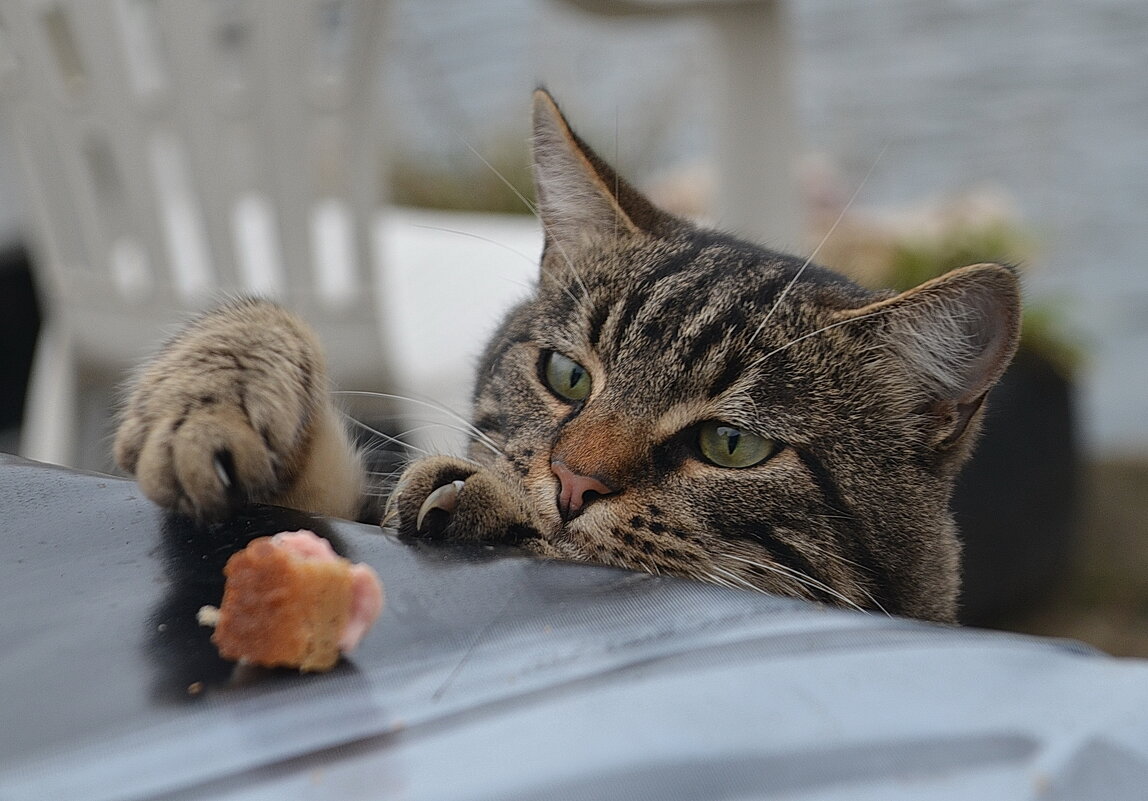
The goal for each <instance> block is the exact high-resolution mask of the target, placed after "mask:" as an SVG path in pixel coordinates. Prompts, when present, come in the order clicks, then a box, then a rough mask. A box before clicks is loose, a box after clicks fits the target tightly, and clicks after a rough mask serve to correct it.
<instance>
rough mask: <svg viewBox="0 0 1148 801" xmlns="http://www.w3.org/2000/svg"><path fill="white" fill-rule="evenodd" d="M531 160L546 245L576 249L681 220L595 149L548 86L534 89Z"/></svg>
mask: <svg viewBox="0 0 1148 801" xmlns="http://www.w3.org/2000/svg"><path fill="white" fill-rule="evenodd" d="M533 161H534V186H535V192H536V195H537V199H538V216H539V217H540V218H541V220H542V227H543V230H544V231H545V236H546V245H547V246H548V247H549V246H551V245H553V246H554V247H555V248H556V249H558V250H560V251H564V252H573V251H574V250H577V249H579V248H580V247H582V246H584V245H585V244H586V243H588V242H592V241H596V240H598V241H600V240H601V239H602V238H603V237H616V236H626V235H629V234H636V233H639V232H646V233H659V232H662V231H668V230H670V229H672V228H673V227H676V226H678V225H680V224H681V223H680V222H678V221H677V220H676V218H674V217H672V216H671V215H669V214H667V213H665V212H663V211H661V210H659V209H657V208H655V207H654V205H653V204H652V203H650V201H649V200H647V199H646V198H645V197H644V196H643V195H642V194H641V193H640V192H638V191H637V190H636V189H634V188H633V187H632V186H631V185H630V184H629V183H627V182H626V181H625V180H624V179H623V178H622V177H621V176H619V175H618V173H617V172H615V171H614V169H613V168H612V167H610V165H608V164H607V163H606V162H605V161H603V160H602V159H601V158H600V157H599V156H598V155H597V154H596V153H595V152H594V151H593V150H591V149H590V147H589V146H588V145H587V144H586V143H585V142H583V141H582V140H581V139H580V138H579V137H578V135H577V134H575V133H574V131H573V130H572V129H571V128H570V125H569V123H567V122H566V118H565V117H564V116H563V115H562V112H561V110H560V109H559V108H558V104H557V103H555V102H554V98H553V97H551V96H550V94H549V93H548V92H547V91H546V90H544V89H538V90H537V91H535V93H534V137H533Z"/></svg>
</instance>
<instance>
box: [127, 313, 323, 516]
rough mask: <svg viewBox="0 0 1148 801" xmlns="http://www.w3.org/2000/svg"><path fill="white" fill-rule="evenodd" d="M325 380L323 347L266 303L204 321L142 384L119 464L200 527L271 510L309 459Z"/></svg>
mask: <svg viewBox="0 0 1148 801" xmlns="http://www.w3.org/2000/svg"><path fill="white" fill-rule="evenodd" d="M325 381H326V379H325V376H324V372H323V367H322V361H321V354H320V351H319V348H318V343H317V342H316V341H315V340H314V338H313V335H312V334H310V332H309V330H307V329H305V328H304V327H303V326H302V325H301V324H300V323H298V322H297V321H296V320H295V318H294V317H293V316H291V315H290V314H289V313H287V312H286V311H284V310H282V309H280V308H279V307H277V306H274V305H272V304H268V303H263V302H259V301H240V302H235V303H233V304H229V305H227V306H224V307H222V308H220V309H218V310H216V311H214V312H211V313H208V314H206V315H204V316H203V317H201V318H200V319H199V320H197V321H196V322H194V323H192V324H191V325H190V326H188V328H186V329H185V330H184V332H183V333H181V334H180V335H179V336H178V337H177V338H176V339H174V340H173V341H172V342H171V343H169V344H168V345H167V346H166V347H165V348H164V349H163V350H162V351H161V352H160V353H159V355H157V356H156V357H155V358H154V359H153V360H152V361H151V362H149V363H148V364H147V365H146V366H145V368H144V369H143V370H142V371H141V372H140V374H139V375H138V377H137V380H136V383H135V385H134V387H133V388H132V391H131V394H130V396H129V397H128V399H127V403H126V404H125V406H124V409H123V413H122V417H121V421H120V425H119V429H118V431H117V432H116V441H115V456H116V461H117V463H118V464H119V465H120V466H121V467H122V468H123V469H124V470H126V471H128V472H129V473H134V474H135V476H136V478H137V480H138V481H139V485H140V488H141V489H142V490H143V492H144V494H145V495H147V496H148V497H149V498H151V499H152V500H153V501H155V502H156V503H157V504H159V505H161V506H163V507H165V508H168V509H173V510H176V511H179V512H183V513H185V514H189V515H192V516H194V517H197V518H199V519H201V520H213V519H219V518H222V517H224V516H226V515H227V514H228V513H229V512H230V511H231V510H232V509H233V508H235V507H236V506H237V505H239V504H241V503H245V502H264V503H274V502H277V501H278V500H279V499H281V498H282V497H283V493H284V492H285V491H286V490H288V489H289V488H291V486H292V484H293V483H296V481H297V478H298V476H299V474H300V471H301V468H302V466H303V465H304V463H305V461H306V456H307V452H308V451H309V450H314V448H315V444H316V443H315V440H316V439H317V429H316V421H318V420H321V419H325V415H324V411H325V407H323V406H322V404H323V402H324V399H323V388H324V386H325Z"/></svg>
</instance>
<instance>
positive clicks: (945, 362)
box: [844, 264, 1021, 447]
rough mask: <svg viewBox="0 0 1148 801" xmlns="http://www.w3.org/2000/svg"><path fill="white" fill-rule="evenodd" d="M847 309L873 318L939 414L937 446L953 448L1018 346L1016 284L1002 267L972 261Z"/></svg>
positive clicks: (857, 315)
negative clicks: (909, 287) (865, 304)
mask: <svg viewBox="0 0 1148 801" xmlns="http://www.w3.org/2000/svg"><path fill="white" fill-rule="evenodd" d="M844 314H845V315H846V316H847V317H852V318H855V319H858V320H860V319H861V318H867V319H869V318H871V319H872V320H873V321H874V324H875V325H876V326H877V328H878V330H879V331H880V332H881V333H880V336H881V337H882V338H883V339H884V340H885V341H884V344H885V346H886V347H887V348H889V349H890V350H892V351H893V352H894V353H895V354H897V355H898V356H899V357H900V359H901V361H902V362H903V363H904V364H905V365H906V366H907V367H908V368H909V371H910V373H911V375H913V376H914V377H915V378H916V380H917V382H918V388H919V389H920V390H921V391H923V393H924V398H925V404H926V406H927V408H928V410H929V411H931V412H933V413H934V414H935V415H937V417H938V418H939V421H940V423H941V430H940V431H939V436H938V439H937V444H938V445H939V446H941V447H950V446H952V445H954V444H956V443H957V442H959V441H960V440H962V439H963V438H964V435H965V433H966V431H967V430H968V429H969V424H970V422H971V421H972V420H973V418H974V416H975V415H976V412H977V411H978V410H979V409H980V407H981V404H982V403H983V402H984V399H985V395H986V394H988V391H989V390H990V389H991V388H992V387H993V385H994V384H995V383H996V382H997V380H999V379H1000V377H1001V375H1002V374H1003V373H1004V371H1005V369H1006V368H1007V367H1008V364H1009V362H1010V361H1011V359H1012V357H1013V354H1014V353H1015V352H1016V347H1017V342H1018V341H1019V339H1020V319H1021V303H1020V286H1019V283H1018V281H1017V277H1016V275H1015V274H1014V273H1013V271H1012V270H1010V269H1008V268H1006V267H1002V266H1001V265H999V264H974V265H971V266H969V267H962V268H960V269H957V270H953V271H952V272H949V273H946V274H945V275H942V276H940V277H939V278H934V279H933V280H931V281H928V282H926V283H924V284H921V285H920V286H918V287H915V288H914V289H910V290H907V291H906V292H902V293H901V294H899V295H896V296H894V297H892V298H888V299H886V300H882V301H878V302H876V303H872V304H870V305H868V306H865V307H863V308H860V309H854V310H851V311H849V312H845V313H844Z"/></svg>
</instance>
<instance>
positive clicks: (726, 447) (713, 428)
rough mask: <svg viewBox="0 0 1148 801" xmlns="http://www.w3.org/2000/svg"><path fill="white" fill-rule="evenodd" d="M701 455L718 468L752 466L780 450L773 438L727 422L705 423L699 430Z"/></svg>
mask: <svg viewBox="0 0 1148 801" xmlns="http://www.w3.org/2000/svg"><path fill="white" fill-rule="evenodd" d="M698 447H699V448H700V449H701V452H702V456H704V457H706V459H708V460H709V461H711V462H713V463H714V464H716V465H718V466H719V467H753V466H754V465H755V464H760V463H761V462H764V461H765V460H766V459H768V458H769V457H770V456H773V454H775V453H777V451H778V444H777V443H776V442H774V441H773V440H771V439H766V438H765V437H762V436H758V435H757V434H752V433H750V432H749V431H743V430H741V429H740V428H735V427H734V426H731V425H727V424H725V423H716V422H711V423H702V425H701V428H699V429H698Z"/></svg>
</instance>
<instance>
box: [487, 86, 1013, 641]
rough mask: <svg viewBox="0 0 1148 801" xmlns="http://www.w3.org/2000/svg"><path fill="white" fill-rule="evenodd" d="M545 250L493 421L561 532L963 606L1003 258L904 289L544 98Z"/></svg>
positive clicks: (999, 319)
mask: <svg viewBox="0 0 1148 801" xmlns="http://www.w3.org/2000/svg"><path fill="white" fill-rule="evenodd" d="M534 166H535V171H536V182H537V196H538V206H539V216H540V218H541V221H542V224H543V226H544V229H545V249H544V253H543V257H542V264H541V274H540V278H539V282H538V289H537V292H536V293H535V295H534V296H533V297H532V298H530V299H529V300H527V301H526V302H525V303H523V304H522V305H520V306H519V307H518V308H516V309H515V310H514V311H513V312H511V314H510V315H509V317H508V318H507V320H506V321H505V323H504V324H503V326H502V328H501V329H500V331H499V333H498V335H497V336H496V337H495V338H494V340H493V341H492V343H491V344H490V346H489V347H488V349H487V352H486V354H485V356H484V358H483V360H482V363H481V366H480V369H479V374H478V383H477V387H476V390H475V415H474V417H475V423H476V425H477V426H478V427H479V428H480V429H481V430H483V431H484V432H486V433H487V434H489V435H490V436H491V437H493V438H494V439H495V440H496V441H497V442H498V443H499V444H500V446H501V448H502V449H503V451H504V456H502V457H491V456H490V455H489V454H488V453H486V452H485V451H484V450H482V449H480V448H475V449H473V453H472V455H473V456H474V457H475V458H476V459H480V460H482V461H484V462H486V463H488V464H491V466H492V467H496V468H497V469H500V470H502V471H504V472H508V473H512V474H513V475H514V476H515V479H514V480H516V481H520V482H521V483H522V486H523V487H524V488H525V491H526V497H527V498H528V499H529V502H530V503H531V504H532V505H533V506H534V512H535V514H536V515H537V517H538V519H539V520H540V521H541V525H540V528H541V532H540V534H541V536H542V537H543V538H544V539H545V540H546V541H547V542H548V544H549V546H550V550H551V551H553V552H558V553H561V554H564V555H566V556H568V557H570V558H573V559H579V560H586V561H593V562H597V563H604V564H614V565H618V566H622V567H628V568H636V569H641V570H647V571H651V572H655V573H669V574H678V575H685V576H690V577H694V578H699V579H704V580H708V581H713V582H717V583H720V584H727V585H730V586H735V587H753V588H756V589H762V590H766V591H771V592H777V593H782V594H786V595H794V596H799V597H805V598H812V599H819V600H824V601H827V602H831V603H837V604H844V605H856V606H860V607H864V608H883V609H885V610H887V611H888V612H890V613H897V614H907V615H912V616H917V617H922V618H927V619H934V620H952V619H953V618H954V617H955V611H956V599H957V593H958V586H959V552H960V547H959V543H958V539H957V534H956V531H955V527H954V525H953V520H952V517H951V514H950V512H949V497H950V494H951V490H952V483H953V479H954V477H955V475H956V473H957V470H958V468H959V467H960V465H961V464H962V462H963V461H964V460H965V458H966V457H967V455H968V453H969V450H970V447H971V444H972V442H973V440H974V439H975V436H976V432H977V429H978V427H979V418H980V410H981V406H982V402H983V400H984V398H985V395H986V393H987V392H988V391H989V389H990V388H991V387H992V385H993V384H994V383H995V382H996V380H997V379H998V378H999V377H1000V375H1001V373H1002V372H1003V371H1004V369H1005V367H1006V365H1007V363H1008V361H1009V359H1010V358H1011V356H1012V353H1013V351H1014V349H1015V347H1016V342H1017V337H1018V327H1019V316H1020V310H1019V308H1020V307H1019V296H1018V287H1017V281H1016V278H1015V277H1014V275H1013V274H1012V272H1011V271H1009V270H1008V269H1006V268H1004V267H1000V266H997V265H986V264H982V265H975V266H971V267H966V268H963V269H960V270H956V271H954V272H952V273H949V274H948V275H946V276H943V277H941V278H939V279H936V280H934V281H931V282H929V283H926V284H924V285H922V286H920V287H918V288H916V289H913V290H910V291H908V292H905V293H903V294H900V295H895V294H892V293H875V292H871V291H868V290H865V289H862V288H860V287H858V286H857V285H855V284H853V283H851V282H850V281H848V280H846V279H845V278H842V277H841V276H838V275H836V274H834V273H832V272H830V271H828V270H826V269H823V268H821V267H817V266H816V265H813V264H807V263H806V262H805V261H804V260H802V259H798V258H795V257H792V256H787V255H783V254H780V253H775V252H773V251H769V250H765V249H763V248H760V247H757V246H755V245H752V244H749V243H746V242H743V241H741V240H739V239H736V238H734V237H732V236H728V235H726V234H722V233H718V232H714V231H710V230H704V229H701V228H698V227H696V226H694V225H692V224H689V223H686V222H684V221H682V220H679V219H677V218H675V217H673V216H671V215H669V214H666V213H664V212H661V211H659V210H657V209H656V208H655V207H654V206H653V205H652V204H651V203H650V202H649V201H648V200H646V199H645V198H644V197H643V196H642V195H641V194H640V193H638V192H637V191H636V190H635V189H634V188H633V187H632V186H630V185H629V184H628V183H627V182H626V181H624V180H623V179H621V178H620V177H619V176H618V175H617V174H616V173H615V172H614V171H613V170H612V169H611V168H610V167H609V166H608V165H606V164H605V163H604V162H603V161H602V160H601V159H600V158H599V157H598V156H597V155H596V154H595V153H594V152H593V151H591V150H590V148H589V147H587V146H586V145H585V143H583V142H582V141H581V140H580V139H579V138H578V137H577V136H576V135H575V134H574V133H573V132H572V131H571V129H570V127H569V126H568V125H567V123H566V120H565V119H564V118H563V116H562V115H561V113H560V112H559V110H558V108H557V106H556V105H555V104H554V101H553V100H552V99H551V98H550V96H549V95H547V94H546V93H545V92H542V91H540V92H538V93H537V94H536V96H535V108H534Z"/></svg>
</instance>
